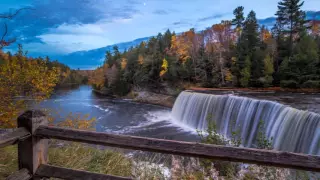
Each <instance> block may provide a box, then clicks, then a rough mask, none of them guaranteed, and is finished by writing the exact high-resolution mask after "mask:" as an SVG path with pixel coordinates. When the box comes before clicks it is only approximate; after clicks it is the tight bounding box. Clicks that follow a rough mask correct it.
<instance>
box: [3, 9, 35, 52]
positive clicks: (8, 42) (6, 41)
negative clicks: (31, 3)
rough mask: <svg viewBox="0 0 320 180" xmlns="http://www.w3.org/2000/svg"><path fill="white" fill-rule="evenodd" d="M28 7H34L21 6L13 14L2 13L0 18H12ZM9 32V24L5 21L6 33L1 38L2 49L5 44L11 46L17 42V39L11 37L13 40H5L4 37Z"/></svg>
mask: <svg viewBox="0 0 320 180" xmlns="http://www.w3.org/2000/svg"><path fill="white" fill-rule="evenodd" d="M26 9H32V8H29V7H26V8H21V9H18V10H17V11H16V12H15V13H13V14H0V19H12V18H13V17H15V16H16V15H17V14H18V13H19V12H21V11H22V10H26ZM7 34H8V26H7V23H4V33H3V35H2V37H1V40H0V49H2V48H3V47H5V46H9V45H10V44H11V43H13V42H15V41H16V39H15V38H14V39H11V40H4V38H5V37H6V36H7Z"/></svg>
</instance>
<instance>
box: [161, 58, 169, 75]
mask: <svg viewBox="0 0 320 180" xmlns="http://www.w3.org/2000/svg"><path fill="white" fill-rule="evenodd" d="M168 67H169V65H168V61H167V60H166V59H163V60H162V66H161V71H160V77H162V76H163V75H165V74H166V72H167V71H168Z"/></svg>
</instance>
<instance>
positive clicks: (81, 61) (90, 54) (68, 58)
mask: <svg viewBox="0 0 320 180" xmlns="http://www.w3.org/2000/svg"><path fill="white" fill-rule="evenodd" d="M306 14H307V19H314V18H316V19H317V20H320V11H307V12H306ZM275 22H276V18H275V17H269V18H266V19H259V20H258V23H259V24H261V25H265V26H267V27H268V28H270V29H271V28H272V26H273V25H274V24H275ZM150 38H151V37H144V38H139V39H136V40H133V41H130V42H123V43H118V44H114V45H117V46H118V47H119V50H120V51H124V50H125V49H129V48H130V47H131V46H136V45H138V44H140V43H141V42H142V41H148V40H149V39H150ZM114 45H109V46H106V47H102V48H99V49H93V50H89V51H77V52H74V53H71V54H68V55H64V56H60V57H54V59H58V60H59V61H60V62H62V63H64V64H67V65H68V66H70V67H71V68H74V69H77V68H80V69H93V68H95V67H97V66H99V65H101V64H102V63H103V61H104V55H105V52H106V51H107V50H110V51H112V47H113V46H114Z"/></svg>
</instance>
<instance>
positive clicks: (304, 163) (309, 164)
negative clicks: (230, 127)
mask: <svg viewBox="0 0 320 180" xmlns="http://www.w3.org/2000/svg"><path fill="white" fill-rule="evenodd" d="M51 138H52V139H60V140H67V141H76V142H84V143H90V144H99V145H106V146H113V147H120V148H126V149H136V150H144V151H151V152H160V153H167V154H174V155H182V156H190V157H199V158H207V159H215V160H225V161H234V162H243V163H254V164H259V165H268V166H277V167H283V168H293V169H301V170H307V171H315V172H320V156H313V155H307V154H297V153H290V152H279V151H272V150H260V149H252V148H237V147H226V146H218V145H208V144H201V143H194V142H182V141H172V140H164V139H154V138H145V137H136V136H127V135H115V134H107V133H98V132H90V131H82V130H75V129H65V128H57V127H49V126H48V121H47V119H46V116H45V115H44V114H43V113H42V112H41V111H37V110H35V111H27V112H25V113H24V114H22V115H21V116H20V117H19V118H18V128H17V129H16V130H15V131H14V132H11V133H7V134H5V135H2V136H0V147H4V146H7V145H12V144H16V143H18V162H19V169H20V170H19V171H17V172H16V173H14V174H12V175H11V176H9V177H8V178H7V179H9V180H14V179H23V180H26V179H31V178H32V179H39V178H48V177H54V178H61V179H131V178H130V177H117V176H111V175H105V174H97V173H91V172H86V171H79V170H73V169H68V168H63V167H56V166H51V165H48V164H47V159H48V158H47V150H48V139H51Z"/></svg>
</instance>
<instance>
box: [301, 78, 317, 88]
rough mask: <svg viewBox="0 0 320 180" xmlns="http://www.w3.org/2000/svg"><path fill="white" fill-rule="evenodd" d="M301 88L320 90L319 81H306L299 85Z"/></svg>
mask: <svg viewBox="0 0 320 180" xmlns="http://www.w3.org/2000/svg"><path fill="white" fill-rule="evenodd" d="M301 87H302V88H320V81H315V80H308V81H306V82H304V83H303V84H302V85H301Z"/></svg>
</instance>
